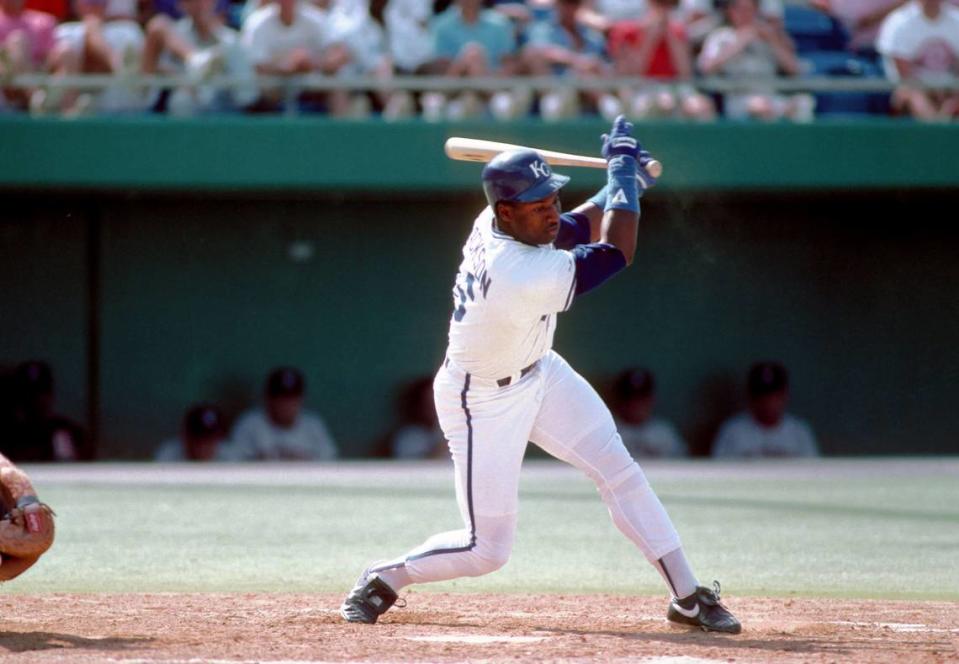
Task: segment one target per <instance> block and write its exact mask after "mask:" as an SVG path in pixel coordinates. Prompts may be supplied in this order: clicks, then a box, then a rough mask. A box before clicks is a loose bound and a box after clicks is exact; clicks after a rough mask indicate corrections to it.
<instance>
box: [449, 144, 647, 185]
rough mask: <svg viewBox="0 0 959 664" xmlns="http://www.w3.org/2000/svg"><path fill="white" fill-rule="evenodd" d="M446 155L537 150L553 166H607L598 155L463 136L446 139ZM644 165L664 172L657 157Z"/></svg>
mask: <svg viewBox="0 0 959 664" xmlns="http://www.w3.org/2000/svg"><path fill="white" fill-rule="evenodd" d="M445 150H446V156H447V157H449V158H450V159H456V160H457V161H481V162H484V163H485V162H487V161H489V160H490V159H492V158H493V157H495V156H496V155H498V154H499V153H500V152H506V151H507V150H536V151H537V152H539V153H540V154H541V155H543V158H544V159H545V160H546V163H548V164H550V165H551V166H585V167H586V168H606V160H605V159H600V158H598V157H585V156H583V155H579V154H568V153H566V152H555V151H553V150H540V149H539V148H530V147H527V146H525V145H512V144H510V143H497V142H496V141H484V140H483V139H480V138H462V137H460V136H454V137H452V138H450V139H448V140H447V141H446V146H445ZM643 167H644V168H645V169H646V172H647V173H649V174H650V175H652V176H653V177H654V178H658V177H659V176H660V175H662V174H663V165H662V164H661V163H659V162H658V161H656V160H655V159H650V160H649V161H647V162H646V163H645V164H643Z"/></svg>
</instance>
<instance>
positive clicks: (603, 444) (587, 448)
mask: <svg viewBox="0 0 959 664" xmlns="http://www.w3.org/2000/svg"><path fill="white" fill-rule="evenodd" d="M574 451H575V452H576V454H577V456H579V457H580V458H581V459H583V460H584V461H585V464H584V466H583V468H584V470H585V472H586V474H587V475H588V476H589V477H590V479H592V480H593V482H595V483H596V485H597V486H598V487H599V488H600V489H601V490H602V489H603V488H604V487H609V488H615V485H616V484H617V483H618V482H619V481H620V478H621V476H622V475H623V474H624V473H627V472H633V471H632V467H633V466H635V469H636V470H639V466H637V465H636V462H635V461H633V458H632V457H631V456H630V454H629V452H628V451H627V450H626V446H625V445H623V439H622V438H621V437H620V435H619V433H618V432H617V431H616V427H615V426H614V425H613V424H612V422H611V421H610V422H609V424H608V425H606V426H603V427H600V428H599V429H597V430H595V431H593V432H592V433H590V434H589V435H587V436H586V437H584V438H583V440H581V441H580V442H579V443H578V444H577V445H576V446H575V447H574ZM640 472H641V471H640Z"/></svg>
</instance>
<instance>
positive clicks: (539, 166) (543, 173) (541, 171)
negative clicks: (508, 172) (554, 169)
mask: <svg viewBox="0 0 959 664" xmlns="http://www.w3.org/2000/svg"><path fill="white" fill-rule="evenodd" d="M529 170H531V171H533V175H535V176H536V177H538V178H545V177H547V176H548V175H549V165H548V164H547V163H546V162H545V161H534V162H533V163H532V164H530V165H529Z"/></svg>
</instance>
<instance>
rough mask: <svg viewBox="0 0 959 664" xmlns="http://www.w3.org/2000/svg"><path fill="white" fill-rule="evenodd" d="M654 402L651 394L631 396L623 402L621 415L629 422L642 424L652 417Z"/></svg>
mask: <svg viewBox="0 0 959 664" xmlns="http://www.w3.org/2000/svg"><path fill="white" fill-rule="evenodd" d="M654 403H655V398H654V397H652V396H645V397H633V398H631V399H628V400H627V401H626V402H624V403H623V407H622V413H621V416H622V418H623V419H624V420H626V421H627V422H629V423H630V424H642V423H643V422H645V421H647V420H648V419H649V418H650V417H652V415H653V405H654Z"/></svg>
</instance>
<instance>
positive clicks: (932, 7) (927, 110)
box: [877, 0, 959, 120]
mask: <svg viewBox="0 0 959 664" xmlns="http://www.w3.org/2000/svg"><path fill="white" fill-rule="evenodd" d="M877 48H878V50H879V52H880V53H881V54H882V56H883V64H884V66H885V69H886V75H887V76H888V77H889V78H890V79H891V80H893V81H896V82H898V83H899V87H898V88H896V90H895V92H894V93H893V96H892V104H893V108H894V109H895V110H898V111H901V112H904V113H909V114H910V115H912V116H913V117H915V118H918V119H920V120H946V119H949V118H954V117H956V116H957V115H959V92H956V91H955V90H949V89H947V88H945V87H941V88H937V87H936V86H937V84H938V85H942V84H945V85H948V84H949V79H950V78H951V77H954V76H957V75H959V8H956V7H954V6H951V5H949V4H946V3H944V2H943V0H912V1H911V2H909V3H908V4H906V5H904V6H903V7H900V8H899V9H897V10H896V11H894V12H893V13H891V14H890V15H889V16H888V17H887V18H886V20H885V21H884V22H883V24H882V27H881V28H880V30H879V39H878V41H877Z"/></svg>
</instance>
